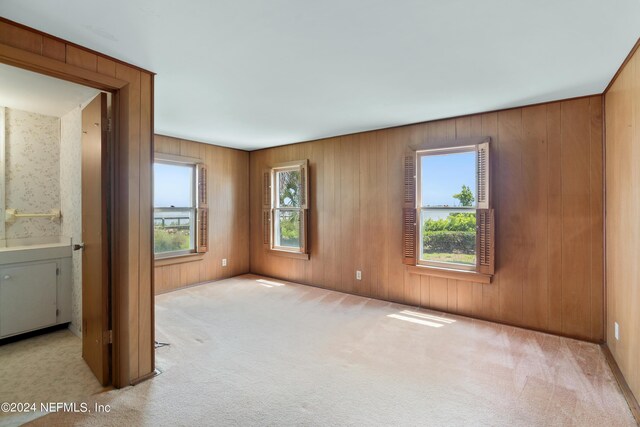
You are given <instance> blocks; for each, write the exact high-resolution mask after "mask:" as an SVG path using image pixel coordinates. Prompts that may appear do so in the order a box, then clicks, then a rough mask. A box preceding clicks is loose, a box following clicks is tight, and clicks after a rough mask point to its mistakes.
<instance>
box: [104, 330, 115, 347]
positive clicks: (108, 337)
mask: <svg viewBox="0 0 640 427" xmlns="http://www.w3.org/2000/svg"><path fill="white" fill-rule="evenodd" d="M102 344H113V331H112V330H111V329H109V330H108V331H104V332H103V334H102Z"/></svg>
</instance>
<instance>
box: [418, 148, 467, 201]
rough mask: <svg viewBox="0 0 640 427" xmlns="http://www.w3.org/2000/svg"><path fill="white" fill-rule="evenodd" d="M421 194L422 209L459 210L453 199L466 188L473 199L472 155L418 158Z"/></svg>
mask: <svg viewBox="0 0 640 427" xmlns="http://www.w3.org/2000/svg"><path fill="white" fill-rule="evenodd" d="M420 161H421V162H422V163H421V165H420V168H421V174H422V176H421V180H422V181H421V182H420V185H421V191H422V205H423V206H459V205H460V202H459V200H458V199H454V198H453V195H454V194H457V193H459V192H460V190H461V189H462V186H463V185H466V186H468V187H469V188H470V189H471V191H472V192H473V197H474V198H475V197H476V153H475V151H467V152H464V153H451V154H438V155H430V156H422V157H421V158H420Z"/></svg>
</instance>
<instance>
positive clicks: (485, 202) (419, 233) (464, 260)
mask: <svg viewBox="0 0 640 427" xmlns="http://www.w3.org/2000/svg"><path fill="white" fill-rule="evenodd" d="M467 142H468V141H467ZM452 145H453V146H449V147H447V148H435V149H425V150H418V151H412V152H411V153H408V154H407V156H405V183H404V185H405V189H404V190H405V191H404V204H405V206H404V209H403V238H404V255H403V256H404V263H405V264H409V265H416V264H419V265H422V266H427V267H439V268H445V269H451V270H468V271H471V272H473V271H475V272H478V273H482V274H486V275H492V274H493V270H494V266H493V263H494V259H493V258H494V238H493V234H494V223H493V220H494V219H493V218H494V215H493V210H492V209H490V206H489V175H490V174H489V143H488V138H484V139H483V140H482V142H480V143H477V144H473V145H461V144H452Z"/></svg>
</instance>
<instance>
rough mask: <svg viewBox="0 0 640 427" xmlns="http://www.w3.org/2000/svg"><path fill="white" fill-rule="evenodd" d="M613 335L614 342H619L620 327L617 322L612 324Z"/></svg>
mask: <svg viewBox="0 0 640 427" xmlns="http://www.w3.org/2000/svg"><path fill="white" fill-rule="evenodd" d="M613 334H614V335H615V336H616V340H618V341H619V340H620V325H618V322H614V323H613Z"/></svg>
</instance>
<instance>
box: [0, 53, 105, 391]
mask: <svg viewBox="0 0 640 427" xmlns="http://www.w3.org/2000/svg"><path fill="white" fill-rule="evenodd" d="M0 88H1V90H0V127H2V128H3V129H1V130H0V135H2V137H1V138H0V210H1V213H2V221H0V222H1V224H0V369H1V370H3V372H2V375H1V376H2V378H3V384H2V385H0V395H1V396H2V397H3V401H15V402H19V401H20V402H24V401H30V402H38V401H45V402H46V401H74V400H78V399H82V398H84V397H86V396H88V395H90V394H93V393H95V392H97V391H101V390H103V389H104V387H105V386H108V385H109V384H110V383H111V378H112V377H111V375H112V372H113V369H112V357H111V348H112V345H111V333H110V330H111V318H112V313H111V304H110V300H111V294H112V292H111V288H110V277H109V273H110V254H111V248H110V247H111V226H110V221H109V219H110V216H111V208H110V207H111V197H110V194H111V189H110V185H109V183H110V181H111V178H112V165H113V160H112V157H113V156H112V152H113V150H112V149H111V147H113V137H112V136H111V135H112V134H113V132H111V130H112V129H113V120H112V119H110V115H112V112H113V101H112V94H111V93H108V92H104V91H99V90H97V89H93V88H89V87H86V86H82V85H78V84H75V83H70V82H67V81H64V80H59V79H56V78H53V77H49V76H45V75H42V74H38V73H33V72H30V71H26V70H22V69H19V68H15V67H12V66H9V65H4V64H0ZM41 368H42V369H44V370H42V369H41ZM25 385H30V386H31V387H30V388H29V387H26V386H25Z"/></svg>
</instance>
